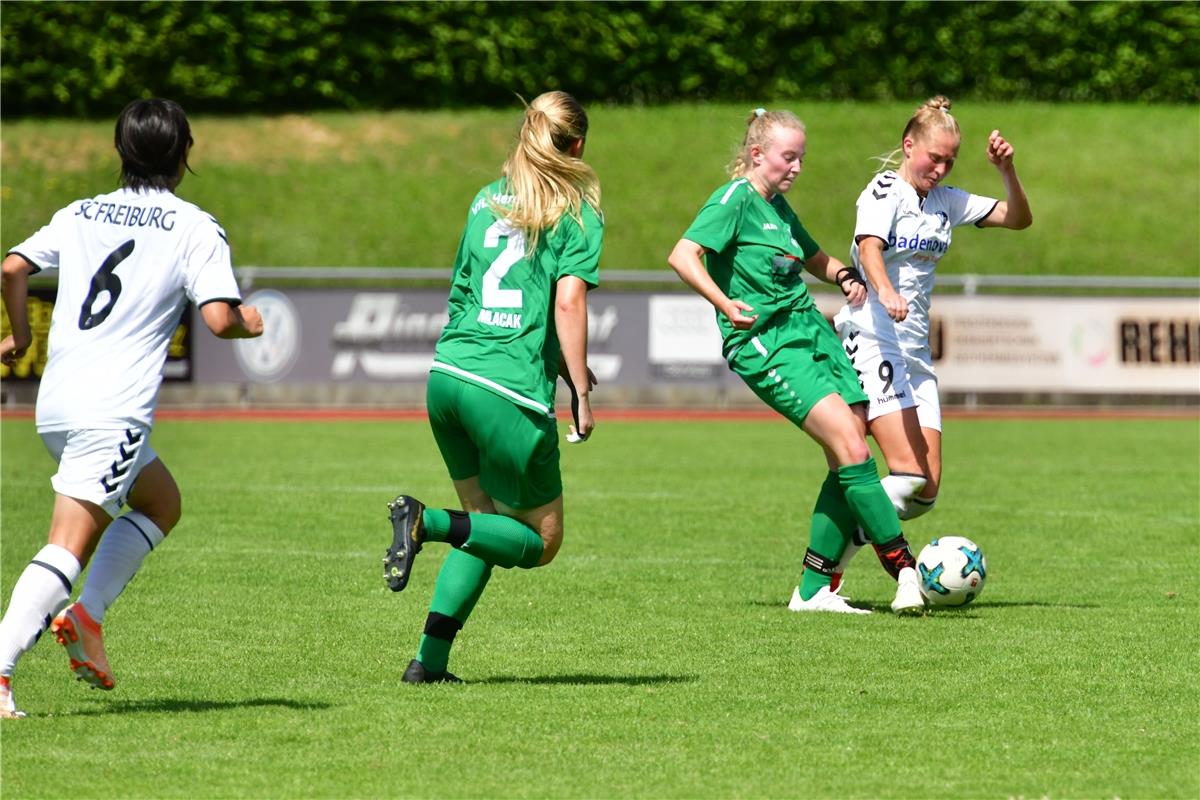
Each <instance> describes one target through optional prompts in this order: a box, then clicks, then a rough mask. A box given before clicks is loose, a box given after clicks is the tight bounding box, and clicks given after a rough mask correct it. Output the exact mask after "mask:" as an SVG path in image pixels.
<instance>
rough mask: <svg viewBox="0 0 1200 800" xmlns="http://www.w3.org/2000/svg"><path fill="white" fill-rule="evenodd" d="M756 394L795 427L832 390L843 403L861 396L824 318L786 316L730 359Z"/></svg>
mask: <svg viewBox="0 0 1200 800" xmlns="http://www.w3.org/2000/svg"><path fill="white" fill-rule="evenodd" d="M729 365H730V367H731V368H732V369H733V371H734V372H736V373H737V374H738V376H739V377H740V378H741V379H742V380H743V381H745V382H746V385H747V386H749V387H750V389H751V391H753V392H754V393H755V394H756V395H758V397H759V398H760V399H761V400H762V401H763V402H765V403H766V404H767V405H769V406H770V407H771V408H773V409H775V410H776V411H778V412H779V413H780V414H782V415H783V416H784V417H786V418H787V419H789V420H791V421H792V423H794V424H795V425H796V426H797V427H801V428H802V427H803V425H804V420H805V418H806V417H807V416H808V413H809V412H810V411H812V409H813V407H814V406H816V405H817V403H819V402H821V400H822V399H824V398H825V397H827V396H829V395H831V394H837V395H840V396H841V397H842V399H843V400H845V401H846V403H847V404H853V403H860V402H863V401H865V400H866V398H865V396H863V393H862V389H861V388H860V387H859V385H858V380H857V378H856V377H855V374H854V370H853V368H852V367H851V365H850V364H849V362H848V361H847V360H846V356H845V354H844V353H843V352H842V349H841V343H840V342H839V341H838V339H837V336H836V335H834V333H833V330H832V329H831V328H830V327H829V325H828V323H826V322H825V318H824V317H822V316H821V315H820V313H819V312H817V311H816V310H815V309H812V314H811V315H810V314H805V313H794V314H789V315H788V317H787V318H786V320H785V321H783V322H781V323H779V324H777V325H774V326H771V327H768V328H766V329H764V330H763V331H762V332H761V333H759V335H758V336H755V337H753V338H752V339H751V340H750V341H749V342H747V343H746V344H745V345H743V346H742V347H741V348H740V349H739V350H738V351H737V352H735V353H734V354H733V355H732V356H731V357H730V359H729Z"/></svg>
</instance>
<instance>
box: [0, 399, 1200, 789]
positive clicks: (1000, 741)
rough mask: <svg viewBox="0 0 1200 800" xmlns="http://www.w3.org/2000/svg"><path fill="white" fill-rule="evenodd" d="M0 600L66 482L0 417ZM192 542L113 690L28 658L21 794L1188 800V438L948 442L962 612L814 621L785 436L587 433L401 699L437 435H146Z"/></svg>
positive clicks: (434, 553)
mask: <svg viewBox="0 0 1200 800" xmlns="http://www.w3.org/2000/svg"><path fill="white" fill-rule="evenodd" d="M2 434H3V439H2V443H0V447H2V449H0V456H2V477H3V484H2V490H0V491H2V495H0V499H2V509H3V555H4V558H3V564H2V570H0V578H2V579H3V585H2V587H0V593H2V598H3V601H4V602H5V603H7V600H8V596H9V593H10V592H11V589H12V585H13V582H14V581H15V579H16V576H17V575H18V574H19V573H20V571H21V570H22V569H23V567H24V565H25V564H26V562H27V560H28V559H29V558H30V557H31V556H32V555H33V554H34V553H35V552H36V550H37V549H38V548H39V547H40V546H41V545H42V544H43V543H44V541H45V529H46V524H47V521H48V515H49V509H50V503H51V499H52V494H51V490H50V487H49V484H48V477H49V475H50V474H51V472H52V471H53V463H52V461H51V459H50V458H49V457H48V456H47V455H46V454H45V452H44V450H43V448H42V446H41V444H40V442H39V440H38V438H37V436H36V434H35V432H34V429H33V423H32V421H31V420H28V419H11V418H10V419H6V420H5V421H4V423H3V426H2ZM154 444H155V447H156V449H157V450H158V452H159V453H160V455H161V456H162V457H163V458H164V460H165V461H166V462H167V463H168V464H169V465H170V466H171V468H172V469H173V471H174V472H175V474H176V476H177V478H178V479H179V482H180V485H181V487H182V489H183V493H184V508H185V511H184V519H183V521H182V523H181V524H180V526H179V527H178V528H177V529H176V531H175V532H174V533H173V534H172V535H171V537H170V538H169V539H168V540H167V542H166V543H165V544H164V546H162V547H161V548H160V549H159V550H158V551H156V552H155V553H154V554H153V555H152V556H151V557H150V558H149V559H148V560H147V562H146V564H145V566H144V568H143V570H142V573H141V574H140V575H139V577H138V578H137V580H135V582H134V583H133V584H132V585H131V587H130V588H129V590H128V591H127V592H126V593H125V595H123V596H122V598H121V599H120V600H119V601H118V603H117V604H116V605H115V606H114V607H113V609H112V611H111V612H110V613H109V615H108V618H107V621H106V640H107V645H108V652H109V656H110V659H111V661H112V664H113V668H114V670H115V672H116V676H117V687H116V690H115V691H113V692H111V693H101V692H94V691H89V690H87V689H85V688H83V687H82V685H81V684H77V683H76V682H75V681H74V680H73V676H72V675H71V674H70V672H69V670H68V668H67V663H66V657H65V655H64V654H63V653H62V652H61V649H60V648H59V647H58V646H57V645H55V644H54V643H53V641H51V640H50V637H48V636H47V637H45V638H44V639H43V641H42V642H40V643H39V644H38V645H37V646H36V647H35V648H34V649H33V650H32V651H31V652H30V653H29V654H28V655H27V656H26V657H25V658H24V659H23V660H22V662H21V664H20V665H19V667H18V670H17V673H16V684H15V687H16V696H17V699H18V701H19V702H20V704H21V705H22V706H23V707H24V708H25V709H26V710H27V711H29V712H30V715H31V716H30V717H29V718H28V719H25V720H21V721H5V722H4V723H3V727H2V736H3V739H2V743H3V751H2V757H3V764H2V767H3V792H4V796H5V797H6V798H18V797H130V798H133V797H139V798H140V797H146V798H170V797H214V798H216V797H221V798H225V797H329V798H343V797H662V798H666V797H670V798H676V797H677V798H690V797H822V798H823V797H851V798H860V797H861V798H878V797H914V798H915V797H972V798H973V797H994V798H1006V797H1008V798H1015V797H1029V798H1037V797H1045V798H1112V797H1120V798H1194V797H1197V796H1200V771H1198V770H1197V764H1198V763H1200V744H1198V741H1200V736H1198V734H1200V691H1198V684H1200V679H1198V678H1197V675H1198V674H1200V648H1198V646H1197V645H1198V643H1200V636H1198V633H1197V631H1198V630H1200V626H1198V625H1197V623H1198V622H1200V614H1198V613H1197V612H1198V609H1200V602H1198V598H1200V569H1198V567H1200V475H1198V473H1197V470H1196V457H1197V452H1198V447H1200V423H1198V422H1197V420H1195V419H1192V420H1178V419H1177V420H1146V421H1134V420H1099V419H1092V420H1083V419H1080V420H1058V421H1049V420H976V419H961V418H960V419H951V420H949V421H948V422H947V427H946V454H945V455H946V463H947V465H948V466H947V474H946V480H945V485H944V489H943V494H942V499H941V502H940V503H939V506H938V509H937V511H935V512H934V513H933V514H932V515H930V516H927V517H924V518H922V519H920V520H917V521H915V522H913V523H910V524H909V526H908V529H907V530H908V534H909V537H910V539H911V540H912V541H913V543H914V544H916V545H918V546H919V545H920V544H923V543H924V542H926V541H928V540H929V539H930V538H932V537H933V536H935V535H938V534H948V533H958V534H964V535H967V536H969V537H971V538H974V539H975V540H976V541H978V542H979V543H980V544H981V545H982V546H983V548H984V549H985V551H986V553H987V555H988V560H989V567H990V576H989V581H988V584H987V587H986V590H985V591H984V593H983V595H982V597H981V599H980V600H979V601H977V602H976V603H975V604H974V605H972V606H969V607H968V608H966V609H964V610H961V611H956V612H938V613H935V614H932V615H930V616H927V617H925V618H922V619H897V618H894V617H893V616H891V615H890V613H888V612H887V610H886V604H887V603H888V601H889V600H890V598H891V590H890V587H889V582H888V580H887V579H886V577H885V576H884V575H883V573H882V570H881V569H880V568H879V566H878V564H877V563H876V561H875V559H874V558H873V557H871V556H867V555H864V556H861V557H860V559H859V560H858V561H857V562H855V564H854V565H853V567H852V569H851V571H850V573H849V574H848V578H847V581H848V583H847V590H846V591H847V594H849V595H850V596H851V597H852V598H853V600H854V601H855V602H857V603H860V604H866V605H868V606H870V607H872V608H873V609H875V611H876V613H875V614H874V615H873V616H871V617H870V618H869V619H868V618H866V617H853V618H848V617H844V616H841V615H797V614H791V613H789V612H787V610H786V608H785V604H786V602H787V599H788V596H789V594H790V592H791V588H792V586H793V585H794V583H795V582H796V580H797V578H798V572H799V565H800V563H801V558H802V555H803V552H804V546H805V541H806V536H807V523H806V518H807V512H808V509H809V508H810V507H811V505H812V502H813V499H814V497H815V493H816V490H817V487H818V484H819V483H820V481H821V478H822V475H823V471H824V467H823V463H822V461H821V458H820V456H819V454H818V452H817V450H816V448H815V447H814V446H813V445H811V444H810V443H809V442H808V441H807V440H805V439H804V438H803V437H802V435H801V434H799V433H798V432H796V431H795V430H793V429H791V428H790V427H789V426H787V425H786V424H785V423H783V422H781V421H742V422H704V423H685V422H678V423H649V422H606V421H605V420H604V418H603V416H601V427H600V428H598V430H597V434H596V436H595V438H594V439H593V440H592V441H591V442H590V443H589V444H588V445H586V446H583V447H571V448H566V449H565V450H564V463H563V468H564V479H565V484H566V494H567V501H568V504H567V510H568V526H567V527H568V531H567V539H566V544H565V546H564V548H563V550H562V553H561V554H560V556H559V558H558V559H557V560H556V561H555V563H554V564H552V565H551V566H549V567H548V568H546V569H543V570H538V571H534V572H531V573H525V572H520V571H513V572H503V571H498V573H497V575H496V577H495V578H493V580H492V582H491V584H490V586H489V588H488V590H487V593H486V594H485V595H484V598H483V600H482V601H481V602H480V605H479V607H478V609H477V610H476V612H475V614H474V616H473V617H472V619H471V621H470V622H469V623H468V625H467V627H466V629H465V630H464V631H463V633H462V634H461V635H460V637H459V640H458V643H457V645H456V647H455V654H454V657H453V660H452V663H451V668H452V669H453V670H454V671H455V672H456V673H458V674H459V675H460V676H462V677H464V678H465V679H467V680H468V681H469V683H468V684H466V685H463V686H428V687H413V686H405V685H401V684H400V683H399V677H400V674H401V673H402V671H403V669H404V667H405V666H406V665H407V663H408V661H409V659H410V658H411V657H412V655H413V653H414V651H415V646H416V641H417V636H418V634H419V631H420V628H421V626H422V624H423V621H424V617H425V613H426V610H427V604H428V601H429V597H430V592H431V590H432V585H433V581H434V576H435V574H436V569H437V566H438V563H439V561H440V559H441V557H442V553H443V552H444V551H443V550H442V549H441V546H439V545H429V546H428V548H427V550H426V551H425V553H423V554H422V556H421V557H420V559H418V561H417V568H416V572H415V575H414V578H413V582H412V583H411V584H410V585H409V588H408V589H407V590H406V591H405V592H404V593H402V594H399V595H394V594H392V593H390V592H388V591H387V590H386V588H385V587H384V585H383V582H382V580H381V576H380V559H381V557H382V555H383V551H384V549H385V547H386V544H387V542H388V540H389V536H390V533H389V528H388V525H387V521H386V509H385V502H386V501H387V500H389V499H390V498H391V497H392V496H393V495H394V494H395V493H396V492H397V491H399V490H404V491H406V492H410V493H412V494H415V495H417V496H418V497H420V498H422V499H424V500H426V501H427V502H430V503H432V504H446V505H450V504H452V503H453V502H454V501H453V496H452V490H451V487H450V483H449V481H448V479H447V478H446V476H445V473H444V469H443V467H442V464H441V462H440V460H439V458H438V456H437V453H436V449H435V446H434V444H433V441H432V438H431V436H430V434H429V432H428V429H427V426H426V425H425V424H424V423H423V422H415V421H414V422H365V421H360V422H329V423H301V422H268V423H263V422H253V421H221V422H217V421H211V422H208V421H198V422H196V421H181V420H171V419H165V420H163V421H161V422H160V423H159V425H158V427H157V429H156V432H155V438H154Z"/></svg>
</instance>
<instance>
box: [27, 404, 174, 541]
mask: <svg viewBox="0 0 1200 800" xmlns="http://www.w3.org/2000/svg"><path fill="white" fill-rule="evenodd" d="M38 433H39V434H40V435H41V437H42V443H43V444H45V445H46V449H47V450H49V451H50V455H52V456H54V460H55V461H57V462H58V472H56V473H55V474H54V476H53V477H52V478H50V485H51V486H53V487H54V491H55V492H57V493H58V494H61V495H66V496H67V497H74V498H75V499H76V500H86V501H87V502H89V503H95V504H96V505H98V506H100V507H101V508H103V509H104V511H105V513H107V514H108V515H109V516H110V517H114V518H115V517H117V516H118V515H119V514H120V512H121V507H122V506H124V505H125V501H126V500H127V499H128V497H129V490H130V489H132V488H133V482H134V481H135V480H137V476H138V474H139V473H140V472H141V471H142V468H143V467H145V466H146V465H147V464H149V463H150V462H151V461H153V460H154V459H156V458H158V454H157V453H155V452H154V448H153V447H151V446H150V429H149V428H144V427H141V426H134V427H131V428H128V429H126V430H72V431H38Z"/></svg>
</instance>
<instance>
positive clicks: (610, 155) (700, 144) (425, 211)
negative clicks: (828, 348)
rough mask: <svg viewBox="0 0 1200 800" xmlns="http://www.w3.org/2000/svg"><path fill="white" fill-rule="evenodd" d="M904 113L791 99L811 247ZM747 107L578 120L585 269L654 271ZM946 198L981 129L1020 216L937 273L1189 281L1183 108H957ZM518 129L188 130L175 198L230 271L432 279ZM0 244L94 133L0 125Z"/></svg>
mask: <svg viewBox="0 0 1200 800" xmlns="http://www.w3.org/2000/svg"><path fill="white" fill-rule="evenodd" d="M923 99H924V98H914V100H913V102H912V103H903V104H895V103H893V104H871V103H796V102H787V101H779V102H776V103H768V104H767V105H769V106H771V107H773V108H778V107H788V108H792V109H793V110H795V111H796V112H797V113H798V114H799V115H800V116H801V117H802V118H803V119H804V120H805V121H806V123H807V125H808V131H809V143H808V156H807V158H806V160H805V166H804V173H803V175H802V176H801V178H800V180H799V182H798V183H797V185H796V188H794V189H793V190H792V192H791V194H790V195H789V199H790V201H791V203H792V204H793V205H794V206H795V207H796V209H797V210H798V212H799V213H800V217H801V219H803V220H804V222H805V224H806V226H807V227H808V228H809V229H810V231H811V232H812V233H813V235H814V236H815V237H816V239H817V241H818V242H820V243H821V244H822V246H823V247H824V248H825V249H826V250H827V252H829V253H830V254H832V255H835V256H837V257H839V258H846V257H847V256H848V249H849V244H850V236H851V233H852V231H853V227H854V201H855V199H856V198H857V197H858V194H859V192H860V191H861V190H862V188H863V186H865V185H866V183H867V181H868V180H869V178H870V176H871V174H872V172H873V171H874V169H875V166H874V162H873V161H872V160H871V157H872V156H875V155H879V154H882V153H885V152H887V151H889V150H891V149H892V148H893V147H894V146H895V142H896V141H897V140H898V138H899V136H900V132H901V131H902V130H903V128H904V124H905V122H906V121H907V119H908V116H909V114H910V113H911V112H912V108H913V107H915V105H916V103H917V102H918V101H920V100H923ZM748 113H749V108H743V107H741V106H731V105H678V106H667V107H656V108H637V107H605V106H599V107H596V108H592V109H590V116H591V122H592V127H591V134H590V136H589V142H588V148H587V153H586V156H587V158H588V160H589V161H591V162H592V163H593V164H594V166H595V167H596V170H597V172H598V173H599V175H600V177H601V181H602V185H603V190H604V198H605V199H604V206H605V211H606V216H607V230H606V239H605V251H604V257H603V261H602V266H603V267H604V268H607V269H666V268H667V267H666V257H667V254H668V253H669V252H670V250H671V247H672V246H673V245H674V244H675V242H676V240H677V239H678V238H679V236H680V235H681V234H682V232H683V231H684V230H685V229H686V228H687V226H688V224H689V223H690V222H691V220H692V218H693V217H694V216H695V213H696V211H697V210H698V209H699V208H700V205H701V204H702V203H703V202H704V200H705V199H706V198H707V197H708V195H709V194H710V193H711V192H712V190H713V189H715V188H716V187H717V186H718V185H720V184H721V183H722V182H724V181H725V180H726V176H725V173H724V166H725V164H726V163H728V161H729V160H730V158H731V156H732V155H733V152H734V149H735V147H736V144H737V143H738V142H740V141H741V137H742V136H743V135H744V133H745V127H744V125H745V118H746V116H747V115H748ZM955 113H956V115H958V118H959V121H960V124H961V125H962V126H963V131H964V139H963V145H962V150H961V153H960V157H959V161H958V165H957V166H956V167H955V171H954V174H953V175H952V176H951V179H950V181H949V182H950V183H953V184H955V185H959V186H963V187H965V188H968V189H970V190H972V191H974V192H976V193H979V194H997V193H1000V192H1002V186H1001V183H1000V180H999V178H998V176H997V175H996V172H995V170H994V169H993V168H992V167H991V166H990V165H989V164H987V162H986V159H985V158H984V155H983V152H984V144H985V142H986V139H987V135H988V133H989V132H990V131H991V130H992V128H999V129H1000V130H1001V131H1002V132H1003V133H1004V134H1005V135H1006V136H1008V137H1009V138H1010V139H1011V140H1012V142H1013V143H1014V146H1015V147H1016V150H1017V165H1018V169H1019V173H1020V175H1021V177H1022V180H1023V182H1024V184H1025V186H1026V189H1027V191H1028V194H1029V196H1030V199H1031V203H1032V205H1033V211H1034V216H1035V222H1034V226H1033V227H1032V228H1030V229H1029V230H1027V231H1023V232H1020V233H1013V232H1010V231H987V232H980V231H975V230H968V231H964V232H962V233H961V234H960V235H957V236H956V237H955V241H954V246H953V252H952V253H951V254H950V256H949V257H948V258H946V259H945V261H944V263H942V264H941V265H939V270H940V271H943V272H945V273H954V274H961V273H982V274H1016V275H1040V274H1069V275H1165V276H1176V277H1178V276H1195V275H1197V274H1198V273H1200V261H1198V259H1200V182H1197V181H1196V179H1195V178H1196V175H1197V174H1200V149H1198V148H1197V146H1196V142H1197V141H1200V114H1197V113H1196V108H1195V107H1188V106H1158V105H1154V106H1151V105H1049V104H996V103H969V102H962V103H958V104H956V105H955ZM519 119H520V110H519V106H517V105H516V101H514V106H513V109H512V110H509V111H473V112H447V111H432V112H394V113H363V114H346V113H340V114H339V113H320V114H312V115H306V116H284V117H250V118H219V117H203V116H200V117H196V118H195V119H194V120H193V123H194V126H193V127H194V133H195V138H196V147H195V150H194V152H193V155H192V159H191V160H192V163H193V166H194V167H195V170H196V172H197V173H198V175H196V176H188V178H187V179H186V180H185V181H184V183H183V184H182V186H181V188H180V194H181V195H182V196H184V197H186V198H187V199H189V200H192V201H194V202H196V203H199V204H200V205H201V206H202V207H204V208H205V209H206V210H208V211H209V212H210V213H213V214H215V215H216V216H217V217H218V218H219V219H220V220H221V221H222V223H223V224H224V225H225V228H226V230H227V231H228V232H229V237H230V241H231V242H232V244H233V252H234V260H235V264H239V265H256V266H330V267H337V266H402V267H448V266H449V265H450V263H451V262H452V260H453V258H454V250H455V247H456V246H457V245H458V240H459V235H460V233H461V226H462V222H463V220H464V219H465V216H466V208H467V205H468V204H469V203H470V200H471V198H472V197H473V196H474V193H475V191H476V190H477V189H478V188H479V187H480V186H482V185H483V184H485V183H487V182H489V181H491V180H493V179H494V178H495V177H497V175H498V173H499V168H500V164H501V163H502V161H503V160H504V157H505V154H506V152H507V149H508V146H509V141H510V139H511V138H512V136H513V135H514V133H515V132H516V128H517V125H518V123H519ZM0 150H2V152H0V156H2V161H3V165H4V170H3V177H2V179H0V180H2V183H0V204H2V211H3V214H2V215H0V216H2V218H3V219H2V223H0V240H2V242H3V246H4V247H11V246H13V245H14V244H16V243H17V242H19V241H21V240H22V239H24V238H25V237H26V236H28V235H29V234H31V233H32V232H33V231H34V230H36V229H37V228H38V227H39V226H41V225H43V224H45V223H46V222H48V221H49V219H50V215H51V214H52V213H53V212H54V211H55V210H57V209H58V208H60V207H62V206H64V205H66V204H67V203H68V202H70V201H71V200H73V199H75V198H77V197H82V196H92V195H94V194H98V193H100V192H102V191H108V190H110V189H112V188H114V187H115V185H116V175H117V168H118V162H117V161H116V155H115V153H114V151H113V147H112V122H111V121H101V122H53V121H45V120H28V121H18V122H9V123H5V124H4V126H3V139H2V142H0Z"/></svg>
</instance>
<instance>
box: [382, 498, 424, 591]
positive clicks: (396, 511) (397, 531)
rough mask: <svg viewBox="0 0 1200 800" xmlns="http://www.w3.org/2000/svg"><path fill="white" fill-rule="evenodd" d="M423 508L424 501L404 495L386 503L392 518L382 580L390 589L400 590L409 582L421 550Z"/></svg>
mask: <svg viewBox="0 0 1200 800" xmlns="http://www.w3.org/2000/svg"><path fill="white" fill-rule="evenodd" d="M424 511H425V504H424V503H422V502H421V501H420V500H417V499H416V498H413V497H409V496H408V495H406V494H402V495H400V496H399V497H397V498H396V499H395V500H393V501H392V502H390V503H388V516H389V517H390V518H391V520H392V546H391V547H389V548H388V551H387V555H386V556H384V559H383V580H384V581H385V582H386V583H387V585H388V588H389V589H391V590H392V591H393V592H399V591H401V590H402V589H403V588H404V587H405V586H407V585H408V576H409V575H410V574H411V573H412V564H413V560H414V559H415V558H416V557H417V553H419V552H421V537H422V534H423V533H424V527H423V524H422V522H421V514H422V512H424Z"/></svg>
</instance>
